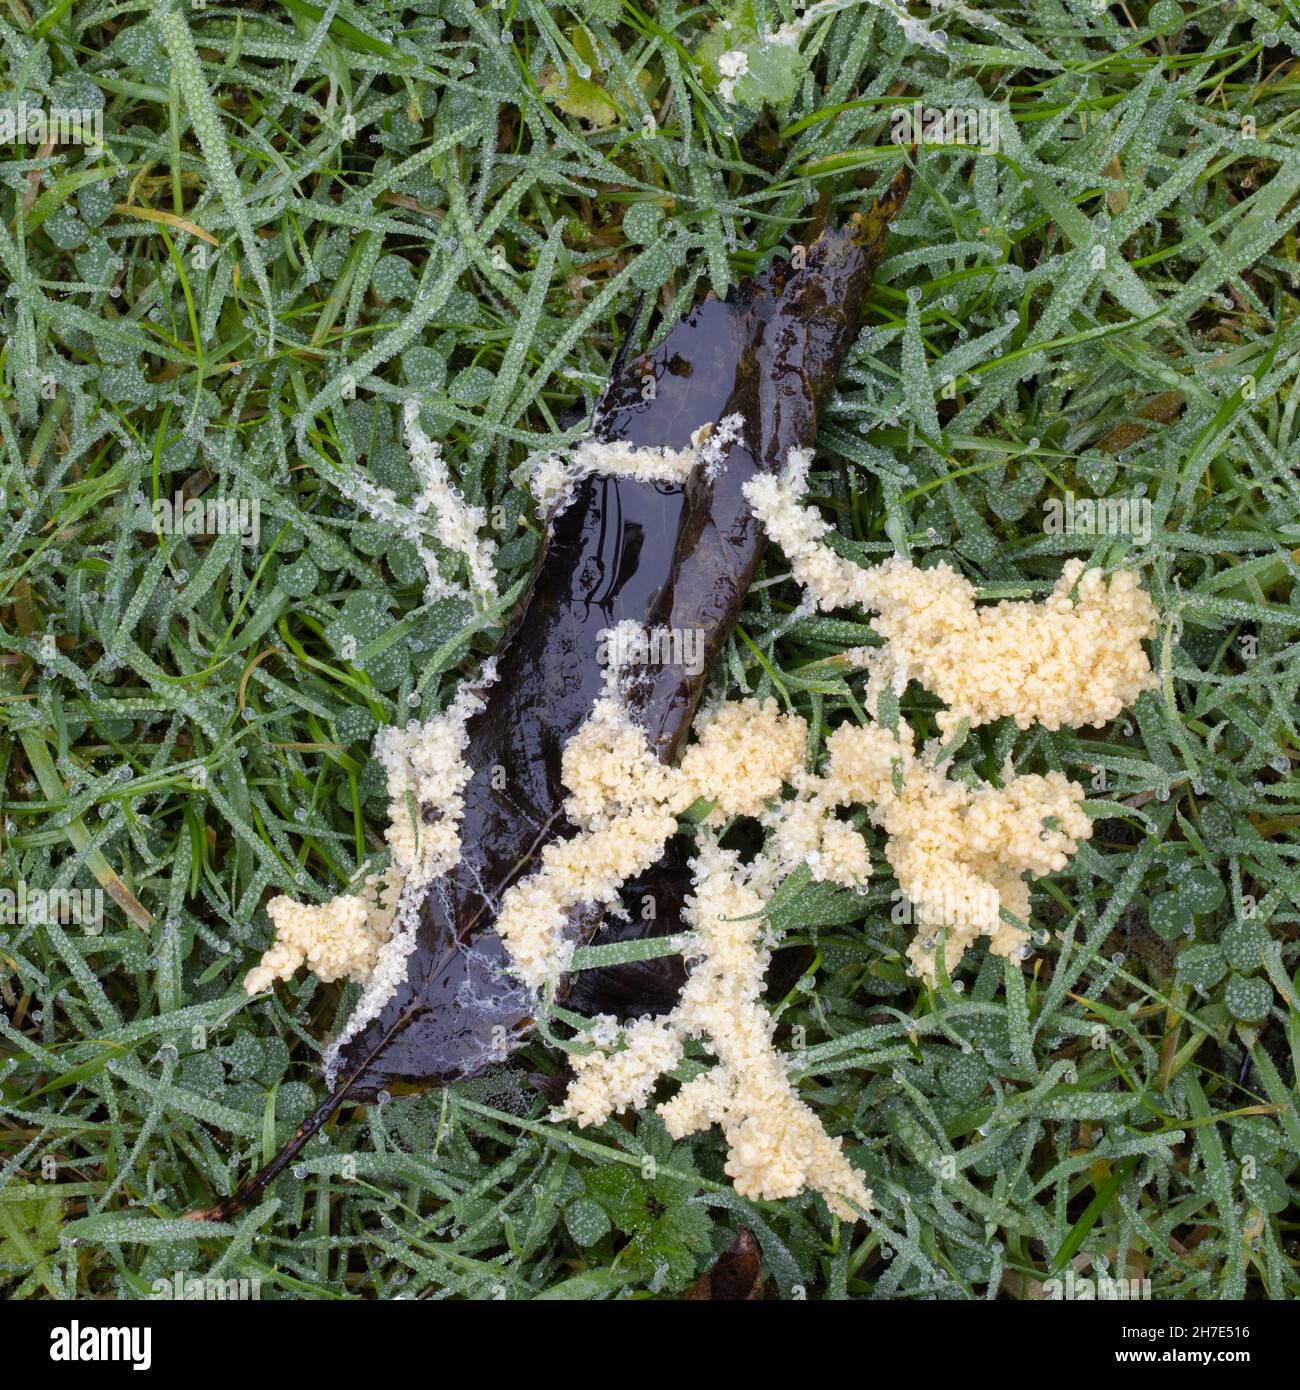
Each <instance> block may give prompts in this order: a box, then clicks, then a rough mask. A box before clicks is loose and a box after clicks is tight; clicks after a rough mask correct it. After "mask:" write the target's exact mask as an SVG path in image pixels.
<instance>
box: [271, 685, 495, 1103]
mask: <svg viewBox="0 0 1300 1390" xmlns="http://www.w3.org/2000/svg"><path fill="white" fill-rule="evenodd" d="M495 679H496V663H495V661H488V662H486V663H485V664H484V668H483V673H482V675H481V677H480V678H479V681H478V683H477V685H476V686H475V687H474V688H469V687H462V688H461V689H460V691H459V692H458V693H457V695H456V698H455V699H454V700H453V701H452V703H451V705H450V706H448V708H447V709H445V710H444V711H442V712H441V713H440V714H435V715H434V716H433V717H432V718H431V719H427V720H426V721H425V722H424V723H423V724H421V723H419V722H418V721H416V720H412V721H411V722H410V723H408V724H407V725H406V726H405V727H401V728H399V727H389V728H386V729H383V730H381V731H380V733H379V735H378V736H377V738H376V740H375V756H376V757H377V758H378V759H379V761H380V762H381V764H382V765H383V767H384V771H385V773H386V774H387V785H388V797H389V805H388V820H389V825H388V829H387V831H386V832H385V838H386V840H387V842H388V848H389V868H388V871H387V873H386V874H384V875H383V876H382V878H377V877H375V876H372V877H371V878H369V879H367V880H366V884H367V887H368V889H370V890H371V891H369V892H366V893H363V894H354V893H345V894H341V895H340V896H339V897H336V898H332V899H331V900H330V901H329V902H328V903H324V904H321V905H319V906H316V905H301V904H298V903H295V902H293V901H292V900H291V899H289V898H284V897H280V898H275V899H273V900H272V901H271V902H270V903H269V904H268V905H267V912H268V914H269V915H270V917H271V920H272V922H273V923H274V924H275V927H276V940H275V942H274V944H273V945H272V946H271V948H270V949H269V950H268V951H267V952H266V954H265V955H264V956H263V957H262V960H261V963H260V964H259V965H257V966H255V967H254V968H253V969H252V970H251V971H249V973H248V975H247V976H246V977H245V979H244V988H245V989H246V990H247V991H248V992H249V993H250V994H255V993H257V991H258V990H260V989H264V988H265V987H266V986H267V985H268V984H270V982H271V980H272V979H286V980H287V979H288V978H289V977H290V976H291V975H292V974H293V972H294V971H295V970H296V969H297V968H298V966H299V965H301V964H302V963H303V961H304V960H305V961H306V962H307V964H308V965H309V966H310V967H311V968H312V969H313V970H315V971H316V973H317V974H318V975H320V977H321V979H322V980H324V981H326V982H329V981H330V980H334V979H338V978H340V976H341V975H343V974H346V975H348V977H349V978H350V979H352V980H355V981H356V982H357V983H359V984H362V985H363V986H364V989H363V991H362V995H361V998H360V1000H359V1001H358V1002H357V1007H356V1008H355V1009H354V1010H353V1011H352V1014H351V1015H350V1016H349V1018H348V1021H347V1024H346V1026H345V1027H344V1029H343V1032H342V1033H341V1034H340V1035H339V1036H338V1037H337V1038H336V1039H335V1040H334V1042H333V1043H332V1044H331V1046H330V1048H329V1050H328V1052H327V1053H326V1058H325V1066H326V1077H327V1079H328V1080H330V1082H331V1084H332V1080H333V1072H334V1068H335V1066H336V1065H337V1059H338V1053H339V1049H340V1048H341V1047H342V1046H343V1045H344V1043H346V1042H348V1041H350V1040H351V1039H352V1038H353V1037H355V1036H356V1035H357V1034H358V1033H359V1032H360V1031H361V1029H362V1028H364V1027H365V1026H366V1024H367V1023H369V1022H370V1021H371V1019H373V1018H376V1017H378V1015H379V1013H380V1011H381V1010H382V1009H383V1007H384V1005H385V1004H387V1002H388V1001H389V999H391V998H392V996H393V993H394V991H395V990H396V989H397V987H398V985H399V984H400V983H401V982H402V980H403V978H404V977H405V974H406V962H407V958H408V957H409V956H410V953H411V950H412V948H413V947H414V945H415V931H416V927H417V924H418V920H419V907H420V900H421V898H422V896H423V893H424V890H425V889H426V888H427V887H428V885H429V884H430V883H432V882H433V880H434V879H436V878H438V877H440V876H441V875H443V874H445V873H448V872H449V871H450V870H451V869H453V868H455V866H456V865H457V864H458V863H459V862H460V821H461V817H462V816H463V815H464V811H465V800H464V791H465V787H466V786H467V785H468V783H469V780H470V777H471V776H472V775H473V773H472V770H471V769H470V768H469V767H468V766H467V765H466V763H465V758H464V753H465V749H466V747H467V746H468V743H469V735H468V731H467V728H466V725H467V723H468V721H469V719H470V716H471V715H473V714H474V713H476V712H477V711H478V710H479V709H481V708H482V707H483V699H482V695H481V693H480V692H481V691H482V690H483V689H485V688H486V687H487V686H488V685H490V684H491V683H492V682H493V681H494V680H495ZM425 807H428V808H430V810H431V812H432V813H433V816H432V819H431V820H430V821H428V822H426V819H425V817H424V815H423V813H422V808H425ZM308 946H309V947H310V949H311V953H310V954H309V953H308V950H307V949H306V948H307V947H308ZM318 961H321V962H323V963H324V964H325V965H326V967H327V968H328V969H330V970H332V973H330V974H325V973H323V972H322V971H321V970H320V969H319V968H318V965H317V962H318ZM338 961H346V964H347V968H346V969H341V968H338V967H337V964H336V962H338Z"/></svg>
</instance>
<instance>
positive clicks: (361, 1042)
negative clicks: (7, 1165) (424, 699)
mask: <svg viewBox="0 0 1300 1390" xmlns="http://www.w3.org/2000/svg"><path fill="white" fill-rule="evenodd" d="M909 186H910V173H909V171H908V170H907V169H906V168H904V169H903V170H901V171H900V172H899V173H898V174H897V175H896V176H895V177H894V179H893V180H892V181H891V183H890V184H889V185H888V187H887V189H886V190H885V192H884V194H883V195H882V196H881V197H880V198H879V199H877V200H876V201H875V202H874V203H873V204H872V206H871V208H870V209H869V210H868V211H867V212H866V213H855V214H853V215H852V217H851V218H850V219H849V221H848V222H847V223H846V224H845V225H844V226H842V227H839V228H836V229H829V230H826V231H823V233H822V234H821V235H820V236H819V237H818V238H817V240H816V241H814V242H813V243H812V244H811V245H810V246H809V247H808V248H807V251H806V256H805V257H804V258H803V259H804V263H803V264H802V265H801V266H798V267H797V268H796V265H795V263H794V262H793V261H787V260H785V259H783V258H780V257H777V258H774V259H773V260H772V261H771V262H770V263H769V265H768V266H767V267H765V269H764V270H763V271H762V272H761V273H760V274H759V275H758V276H757V277H756V278H755V279H753V280H746V281H744V282H742V283H741V284H740V285H738V286H737V287H736V288H734V289H733V290H732V291H731V292H730V293H729V294H728V295H727V297H726V299H725V300H720V299H717V298H708V299H705V300H704V301H703V302H701V303H700V304H698V305H697V306H696V307H695V308H693V309H692V310H690V312H689V313H687V314H686V315H685V316H684V317H683V318H682V319H681V320H680V321H679V322H678V323H677V324H676V325H675V326H674V327H673V329H672V330H671V331H670V332H669V334H668V335H667V336H666V337H665V338H664V340H663V341H662V342H661V343H660V344H659V346H658V347H657V348H655V349H654V350H653V351H651V352H648V353H645V354H643V355H641V356H640V357H637V358H635V359H634V360H633V361H631V362H630V363H624V364H621V365H617V366H616V368H615V374H614V376H613V379H612V380H611V382H610V384H609V386H608V387H607V388H606V390H605V392H604V394H603V396H602V397H601V399H600V401H599V403H598V404H597V407H596V411H595V414H594V416H593V425H592V430H593V434H594V435H595V437H596V438H597V439H598V440H602V441H606V442H615V441H625V442H627V443H629V444H631V445H633V446H634V447H636V448H657V447H668V448H672V449H686V448H689V447H690V446H691V444H692V438H691V437H692V435H693V434H694V433H695V431H697V430H698V429H699V428H700V426H702V425H704V424H706V423H709V422H712V423H714V424H716V423H717V422H719V421H722V420H723V419H724V418H726V417H728V416H731V415H739V416H740V417H741V418H742V419H743V422H744V423H743V427H742V429H741V430H740V435H739V438H737V439H736V440H735V442H734V443H732V444H731V446H730V448H729V450H728V452H727V454H726V456H725V459H724V461H723V463H722V466H721V467H720V468H719V469H716V470H707V472H711V473H713V474H714V476H712V477H709V476H706V470H705V469H701V468H697V469H696V470H695V472H694V473H693V474H692V475H691V476H690V478H689V480H688V481H687V482H686V483H685V484H669V483H663V482H644V481H639V480H636V479H633V478H630V477H626V476H610V475H602V474H596V475H594V476H590V477H587V478H586V479H584V480H583V481H582V482H580V483H579V484H578V486H577V489H576V492H575V493H574V495H573V498H572V500H571V501H570V502H569V503H568V505H567V506H565V505H561V507H560V508H559V509H558V514H557V515H554V516H553V517H552V518H551V519H550V522H549V524H548V526H547V528H546V531H547V534H546V538H545V540H544V542H543V545H542V548H541V551H540V553H539V555H538V557H537V560H536V562H535V566H534V570H533V574H532V578H531V582H530V586H529V590H528V593H527V595H526V597H525V599H524V601H523V603H522V605H521V608H520V610H519V612H518V613H517V616H516V617H515V618H514V620H513V621H512V623H511V625H510V627H509V629H508V631H507V633H506V636H505V638H504V641H503V644H502V646H501V649H500V651H499V653H498V656H497V679H496V681H495V683H494V684H493V685H492V686H491V687H490V688H489V689H488V690H487V691H486V692H485V705H484V707H483V708H482V709H481V710H480V711H479V712H478V713H477V714H476V715H475V716H473V717H472V718H471V719H470V721H469V724H468V726H467V734H468V738H469V746H468V748H467V749H466V752H465V761H466V764H467V766H469V767H470V768H472V769H473V770H474V774H473V777H472V779H471V780H470V782H469V784H468V786H467V787H466V789H465V792H464V801H465V809H464V815H463V818H462V820H461V824H460V840H461V859H460V863H459V864H458V865H457V867H456V868H455V869H453V870H452V871H451V872H450V873H449V874H447V875H446V876H445V877H443V878H441V879H438V880H436V881H435V882H434V883H433V884H432V885H431V886H430V887H429V889H428V890H427V894H426V897H425V900H424V902H423V904H422V905H421V909H420V921H419V928H418V931H417V933H416V944H415V947H414V949H413V950H412V952H411V954H410V956H409V957H408V960H407V972H406V978H405V979H404V980H403V981H402V982H401V983H400V984H399V985H398V987H397V989H396V991H395V993H394V994H393V996H392V997H391V998H390V1000H389V1001H388V1003H387V1005H386V1006H385V1007H384V1008H383V1009H382V1011H381V1012H380V1013H379V1015H378V1016H377V1017H376V1018H374V1019H372V1020H371V1021H370V1022H369V1023H368V1024H366V1025H365V1026H364V1027H362V1028H361V1029H360V1030H359V1031H358V1032H357V1033H356V1035H355V1036H353V1037H351V1038H350V1039H348V1040H347V1041H346V1042H345V1043H344V1045H343V1046H342V1047H341V1048H339V1049H338V1055H337V1057H336V1058H335V1059H334V1065H333V1066H332V1067H331V1069H330V1070H331V1072H332V1075H331V1077H330V1080H331V1083H332V1088H333V1089H332V1093H331V1095H330V1097H329V1099H328V1100H327V1101H326V1102H325V1103H324V1104H323V1105H322V1106H321V1107H320V1109H319V1110H318V1111H317V1112H316V1114H315V1115H313V1116H312V1117H311V1118H310V1119H309V1120H308V1121H307V1122H306V1124H305V1125H304V1126H303V1127H302V1129H301V1130H300V1131H299V1133H298V1134H297V1135H295V1136H294V1139H293V1140H291V1141H290V1144H289V1146H288V1147H287V1148H286V1150H285V1151H283V1152H282V1153H281V1154H280V1155H279V1157H278V1158H277V1159H276V1160H275V1161H274V1162H273V1163H272V1165H271V1167H270V1168H269V1169H267V1170H264V1171H263V1173H262V1174H259V1175H258V1177H257V1178H255V1179H253V1180H252V1182H251V1183H250V1184H249V1186H248V1187H247V1188H246V1189H245V1190H244V1191H242V1192H241V1193H240V1194H238V1195H237V1197H235V1198H231V1199H228V1200H227V1202H225V1203H223V1204H221V1205H220V1206H219V1207H217V1208H213V1210H212V1211H211V1212H209V1213H203V1215H207V1216H222V1215H228V1214H229V1213H230V1212H231V1211H232V1210H235V1209H237V1208H238V1207H239V1206H242V1205H244V1203H245V1202H246V1201H248V1200H250V1199H251V1198H252V1197H253V1196H255V1195H256V1193H257V1192H259V1191H261V1190H263V1189H264V1188H265V1186H266V1184H267V1182H268V1181H269V1180H270V1178H271V1177H273V1176H274V1175H275V1173H276V1172H278V1171H279V1170H280V1169H281V1168H282V1167H283V1166H284V1163H285V1162H286V1161H287V1160H288V1158H290V1157H291V1156H292V1154H293V1153H295V1152H297V1151H298V1149H300V1148H301V1147H302V1144H303V1143H305V1142H306V1140H307V1138H309V1137H310V1135H311V1134H312V1133H314V1132H315V1131H316V1130H317V1129H318V1128H319V1127H320V1125H321V1123H323V1121H324V1119H325V1118H326V1117H327V1116H328V1114H329V1113H330V1112H331V1111H332V1110H333V1109H334V1108H335V1107H336V1106H337V1105H338V1104H340V1103H341V1102H343V1101H361V1102H366V1101H371V1100H373V1099H374V1098H375V1097H376V1096H377V1095H378V1094H379V1093H380V1092H381V1091H385V1092H392V1091H400V1090H404V1089H409V1088H411V1087H420V1086H429V1085H441V1084H446V1083H448V1082H451V1081H455V1080H458V1079H462V1078H465V1077H469V1076H472V1075H474V1074H475V1073H477V1072H479V1071H481V1070H483V1069H484V1067H486V1066H487V1065H488V1064H490V1063H491V1062H493V1061H497V1060H500V1059H501V1058H502V1057H503V1056H504V1055H505V1053H506V1052H508V1051H509V1049H510V1047H511V1046H512V1045H514V1044H515V1043H517V1042H518V1041H519V1040H520V1039H521V1038H523V1036H524V1035H525V1034H527V1033H528V1031H529V1030H530V1029H531V1027H532V1026H533V1022H534V1011H535V1008H536V1000H535V998H534V996H533V995H532V994H531V992H530V991H528V990H526V989H525V988H524V987H523V986H522V985H520V984H518V983H517V982H516V981H514V980H513V978H512V977H511V976H510V974H509V973H508V970H507V965H508V957H507V953H506V948H505V945H504V943H503V942H502V940H501V938H500V937H499V936H498V935H497V934H496V933H495V932H494V931H493V929H492V923H493V919H494V915H495V912H496V909H497V906H498V904H499V903H500V900H501V896H502V894H503V893H504V892H505V890H506V889H507V888H508V887H509V886H510V885H511V884H512V883H513V882H515V881H516V880H518V879H520V878H522V877H524V876H525V875H527V874H528V873H529V872H531V870H532V868H533V866H534V860H535V859H536V857H537V856H538V854H539V851H540V849H541V847H542V846H543V845H544V844H545V843H546V842H547V840H548V839H550V838H552V837H556V836H563V835H567V834H572V833H573V828H572V827H571V826H570V825H569V823H568V821H567V819H566V817H565V814H564V805H563V804H564V799H565V788H564V785H563V783H562V780H561V775H560V766H561V754H562V752H563V750H564V747H565V744H566V743H567V742H568V741H569V739H570V738H571V737H572V736H573V735H574V734H575V733H576V732H577V730H578V729H579V728H580V727H581V725H582V724H583V722H584V721H585V720H586V718H587V716H588V714H589V712H590V710H591V707H592V703H593V702H594V700H595V699H596V698H597V696H598V695H599V694H601V692H602V690H603V687H604V677H605V669H604V667H603V666H602V664H601V662H600V661H599V659H598V647H599V646H600V643H601V633H602V632H603V631H604V630H606V629H610V628H613V627H614V626H615V625H616V624H618V623H619V622H621V621H623V620H625V619H632V620H634V621H635V622H637V623H639V624H641V625H642V626H643V627H645V628H658V627H666V628H669V629H671V630H675V631H677V632H686V631H690V630H693V631H694V632H696V633H698V634H701V635H702V650H703V661H702V662H699V661H693V662H692V663H691V668H692V670H696V671H698V674H689V673H688V672H687V671H686V670H684V668H683V666H682V665H681V664H661V665H649V664H647V665H645V666H643V667H641V668H639V669H634V670H633V671H632V672H631V679H630V680H628V681H627V682H626V694H625V702H626V704H627V707H628V711H629V713H630V715H631V717H632V718H633V719H634V720H635V721H636V722H637V723H638V724H639V725H640V727H641V728H643V729H644V731H645V733H646V735H647V737H648V739H649V741H650V744H651V746H652V747H653V748H654V750H655V752H656V753H657V755H658V757H659V758H660V759H662V760H664V761H669V760H672V759H673V758H674V757H675V756H676V754H677V753H678V751H679V749H680V748H681V746H682V743H683V741H684V740H685V738H686V736H687V734H688V732H689V730H690V727H691V720H692V716H693V715H694V712H695V707H696V704H697V703H698V701H699V698H700V695H701V692H702V690H703V687H704V682H705V680H706V678H707V674H708V669H709V666H710V664H711V662H712V661H713V659H714V658H715V657H716V656H717V654H718V652H719V650H720V649H721V647H722V645H723V643H724V642H725V640H726V638H727V636H728V634H729V633H730V632H731V630H732V627H733V625H734V624H735V622H736V619H737V616H738V615H739V612H740V609H741V605H742V603H743V601H744V597H745V593H746V590H747V589H748V587H749V585H750V582H751V581H752V579H753V578H754V575H755V573H756V571H757V569H758V565H759V561H760V559H761V557H762V553H763V549H764V539H765V538H764V534H763V530H762V527H761V526H760V524H759V522H758V521H757V519H756V518H755V517H754V516H753V515H752V513H751V511H750V507H749V504H748V502H747V501H746V499H745V496H744V493H743V490H742V489H743V486H744V484H745V482H746V481H747V480H748V479H749V478H750V477H752V476H753V475H754V473H755V471H756V470H759V469H762V470H766V471H775V470H777V469H779V468H780V467H781V466H782V465H784V463H785V462H786V457H787V455H788V453H789V451H790V450H791V449H796V448H797V449H810V448H811V447H812V445H813V442H814V440H815V438H816V434H817V425H818V419H819V417H820V415H821V412H822V410H823V409H824V407H825V405H826V403H827V401H828V399H829V397H830V394H831V391H832V388H833V386H834V384H835V379H836V377H837V375H838V373H839V369H840V365H841V363H842V362H843V360H844V356H845V354H846V352H847V351H848V349H849V346H850V344H851V343H852V341H853V338H854V336H855V334H856V331H857V322H858V316H859V310H860V307H861V304H862V300H863V297H864V295H865V294H866V292H867V290H868V288H869V286H870V284H871V279H872V276H873V274H874V272H875V270H876V268H877V267H878V265H879V264H880V261H881V259H882V257H883V252H884V244H885V237H886V233H887V230H888V227H889V224H890V222H891V221H892V220H893V218H894V216H895V215H896V213H897V212H898V209H899V208H900V207H901V205H902V203H903V201H904V199H905V198H906V196H907V192H908V188H909ZM647 378H653V381H654V388H653V390H652V391H651V390H648V389H647V387H646V382H647ZM494 769H501V770H502V771H501V772H498V773H497V774H496V776H495V777H494V775H493V770H494ZM494 784H495V785H494ZM673 853H674V851H672V850H671V849H670V855H669V856H668V857H667V858H666V861H665V863H664V864H663V865H661V866H660V868H659V869H658V870H657V871H652V873H651V875H649V876H646V877H645V878H643V879H642V880H639V881H637V882H636V883H634V884H631V885H629V892H628V905H629V907H630V908H631V911H630V913H629V920H628V921H625V922H615V923H612V924H611V927H610V929H609V930H608V931H607V933H606V934H604V935H603V936H602V940H608V941H614V940H619V939H627V938H628V937H629V936H634V935H639V934H645V933H648V932H652V931H653V932H659V931H668V930H674V929H676V928H677V927H678V925H679V924H678V921H677V915H678V909H679V908H680V905H681V898H682V894H683V893H684V891H685V884H686V873H685V868H684V864H683V863H682V861H681V859H680V857H678V858H676V859H675V860H674V859H673V857H672V855H673ZM648 891H649V892H653V893H654V894H655V896H656V898H657V899H658V901H657V903H656V913H655V920H654V921H653V922H643V921H642V920H640V914H639V911H638V905H639V902H640V894H642V893H645V892H648ZM603 917H604V910H603V909H601V908H600V907H585V908H578V909H575V910H574V911H573V912H572V913H571V914H570V920H569V924H568V929H567V930H568V931H569V933H570V934H571V935H572V937H573V938H574V939H575V940H576V941H577V942H578V943H584V942H587V941H589V940H590V939H591V938H592V936H593V935H594V934H595V932H596V930H597V929H598V927H599V926H600V925H601V921H602V919H603ZM682 979H683V967H682V962H681V960H680V958H677V957H669V958H662V959H658V960H651V961H644V962H638V963H635V964H632V965H624V966H617V967H608V968H605V969H601V970H594V971H590V972H586V973H585V974H584V975H583V976H579V977H578V979H577V980H576V981H575V979H574V977H573V976H569V977H567V978H566V979H565V981H564V982H562V984H561V987H560V989H559V991H558V995H557V997H558V998H559V999H560V1000H561V1001H565V1000H566V999H567V1002H568V1004H569V1006H570V1007H576V1008H581V1009H582V1010H583V1011H584V1012H590V1013H597V1012H608V1013H613V1014H616V1015H618V1016H620V1017H629V1016H632V1015H635V1014H639V1013H646V1012H663V1011H664V1010H666V1009H668V1008H670V1007H671V1006H672V1005H673V1003H674V1002H675V1000H676V996H677V992H678V989H679V988H680V985H681V981H682Z"/></svg>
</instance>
